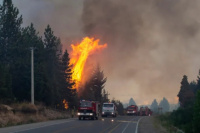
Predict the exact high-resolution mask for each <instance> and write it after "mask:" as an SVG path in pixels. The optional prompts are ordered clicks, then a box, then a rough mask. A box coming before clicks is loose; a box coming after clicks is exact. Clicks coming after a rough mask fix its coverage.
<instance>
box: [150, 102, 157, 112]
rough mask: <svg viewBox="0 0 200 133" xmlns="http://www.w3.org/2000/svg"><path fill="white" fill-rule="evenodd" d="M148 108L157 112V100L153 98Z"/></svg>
mask: <svg viewBox="0 0 200 133" xmlns="http://www.w3.org/2000/svg"><path fill="white" fill-rule="evenodd" d="M150 109H151V110H152V111H153V112H154V113H157V112H158V102H157V101H156V99H154V100H153V102H152V104H151V107H150Z"/></svg>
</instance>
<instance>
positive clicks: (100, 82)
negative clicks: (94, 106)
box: [81, 65, 107, 102]
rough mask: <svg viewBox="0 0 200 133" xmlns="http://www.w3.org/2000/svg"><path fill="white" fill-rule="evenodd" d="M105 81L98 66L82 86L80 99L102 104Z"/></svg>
mask: <svg viewBox="0 0 200 133" xmlns="http://www.w3.org/2000/svg"><path fill="white" fill-rule="evenodd" d="M106 80H107V78H105V77H104V73H103V71H101V69H100V66H99V65H98V66H97V67H96V69H94V71H93V73H92V75H91V77H90V78H89V80H88V82H86V84H85V85H84V86H83V90H82V92H81V98H83V99H89V100H94V101H100V102H102V101H103V100H104V98H103V99H102V93H103V89H104V85H105V82H106Z"/></svg>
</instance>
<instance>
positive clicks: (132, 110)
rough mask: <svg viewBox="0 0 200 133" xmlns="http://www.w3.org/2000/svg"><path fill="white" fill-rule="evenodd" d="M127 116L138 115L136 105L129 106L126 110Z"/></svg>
mask: <svg viewBox="0 0 200 133" xmlns="http://www.w3.org/2000/svg"><path fill="white" fill-rule="evenodd" d="M126 114H127V115H138V106H137V105H130V106H128V107H127V109H126Z"/></svg>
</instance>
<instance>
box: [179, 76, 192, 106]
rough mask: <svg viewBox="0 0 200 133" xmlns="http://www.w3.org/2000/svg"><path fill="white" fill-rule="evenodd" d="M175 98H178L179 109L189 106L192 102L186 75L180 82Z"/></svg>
mask: <svg viewBox="0 0 200 133" xmlns="http://www.w3.org/2000/svg"><path fill="white" fill-rule="evenodd" d="M177 96H178V97H179V102H180V107H185V106H187V105H190V103H191V102H193V100H194V93H193V91H192V90H191V89H190V86H189V83H188V80H187V76H186V75H184V76H183V79H182V81H181V89H180V91H179V94H178V95H177Z"/></svg>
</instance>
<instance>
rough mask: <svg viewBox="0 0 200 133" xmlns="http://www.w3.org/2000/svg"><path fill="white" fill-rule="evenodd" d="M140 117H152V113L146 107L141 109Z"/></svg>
mask: <svg viewBox="0 0 200 133" xmlns="http://www.w3.org/2000/svg"><path fill="white" fill-rule="evenodd" d="M139 115H140V116H151V115H152V111H151V110H150V109H149V108H148V107H147V106H146V107H140V111H139Z"/></svg>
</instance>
